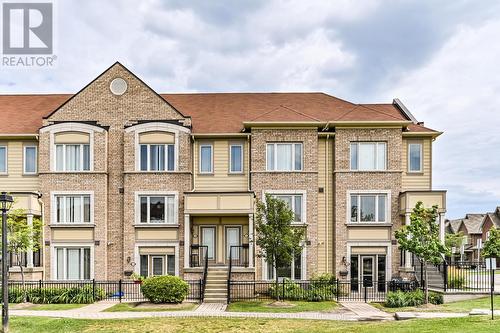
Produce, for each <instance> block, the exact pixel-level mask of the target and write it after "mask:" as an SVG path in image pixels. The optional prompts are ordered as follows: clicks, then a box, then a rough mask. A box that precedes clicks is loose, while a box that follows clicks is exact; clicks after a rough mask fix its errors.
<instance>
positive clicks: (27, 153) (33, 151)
mask: <svg viewBox="0 0 500 333" xmlns="http://www.w3.org/2000/svg"><path fill="white" fill-rule="evenodd" d="M23 165H24V166H23V168H24V169H23V171H24V173H25V174H35V173H36V172H37V147H36V146H24V161H23Z"/></svg>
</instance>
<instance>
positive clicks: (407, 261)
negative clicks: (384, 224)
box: [404, 213, 413, 270]
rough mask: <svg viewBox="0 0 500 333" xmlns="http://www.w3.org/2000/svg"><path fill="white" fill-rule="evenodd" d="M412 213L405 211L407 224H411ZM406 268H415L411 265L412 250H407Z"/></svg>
mask: <svg viewBox="0 0 500 333" xmlns="http://www.w3.org/2000/svg"><path fill="white" fill-rule="evenodd" d="M410 223H411V221H410V213H405V225H410ZM404 267H405V269H407V270H411V269H413V267H412V265H411V252H410V251H405V266H404Z"/></svg>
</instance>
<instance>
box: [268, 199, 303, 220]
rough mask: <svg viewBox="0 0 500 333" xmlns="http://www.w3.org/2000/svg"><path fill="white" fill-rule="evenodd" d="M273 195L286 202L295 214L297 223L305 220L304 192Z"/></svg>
mask: <svg viewBox="0 0 500 333" xmlns="http://www.w3.org/2000/svg"><path fill="white" fill-rule="evenodd" d="M273 196H274V197H276V198H278V199H281V200H283V201H284V202H286V204H287V205H288V207H290V209H291V210H292V211H293V212H294V214H295V220H294V222H295V223H301V222H303V214H302V212H303V211H304V206H303V205H304V202H303V200H302V199H303V196H302V194H274V195H273Z"/></svg>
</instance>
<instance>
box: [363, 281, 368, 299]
mask: <svg viewBox="0 0 500 333" xmlns="http://www.w3.org/2000/svg"><path fill="white" fill-rule="evenodd" d="M363 288H364V290H365V303H368V295H367V289H366V283H364V282H363Z"/></svg>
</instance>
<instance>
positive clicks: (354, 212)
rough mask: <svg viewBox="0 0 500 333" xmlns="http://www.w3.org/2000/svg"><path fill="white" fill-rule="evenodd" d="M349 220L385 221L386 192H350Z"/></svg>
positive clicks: (355, 221) (386, 210) (363, 221)
mask: <svg viewBox="0 0 500 333" xmlns="http://www.w3.org/2000/svg"><path fill="white" fill-rule="evenodd" d="M350 200H351V205H350V207H351V220H350V221H351V222H352V223H357V222H362V223H365V222H366V223H372V222H374V223H386V222H387V212H388V210H389V209H388V201H387V194H351V196H350Z"/></svg>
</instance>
